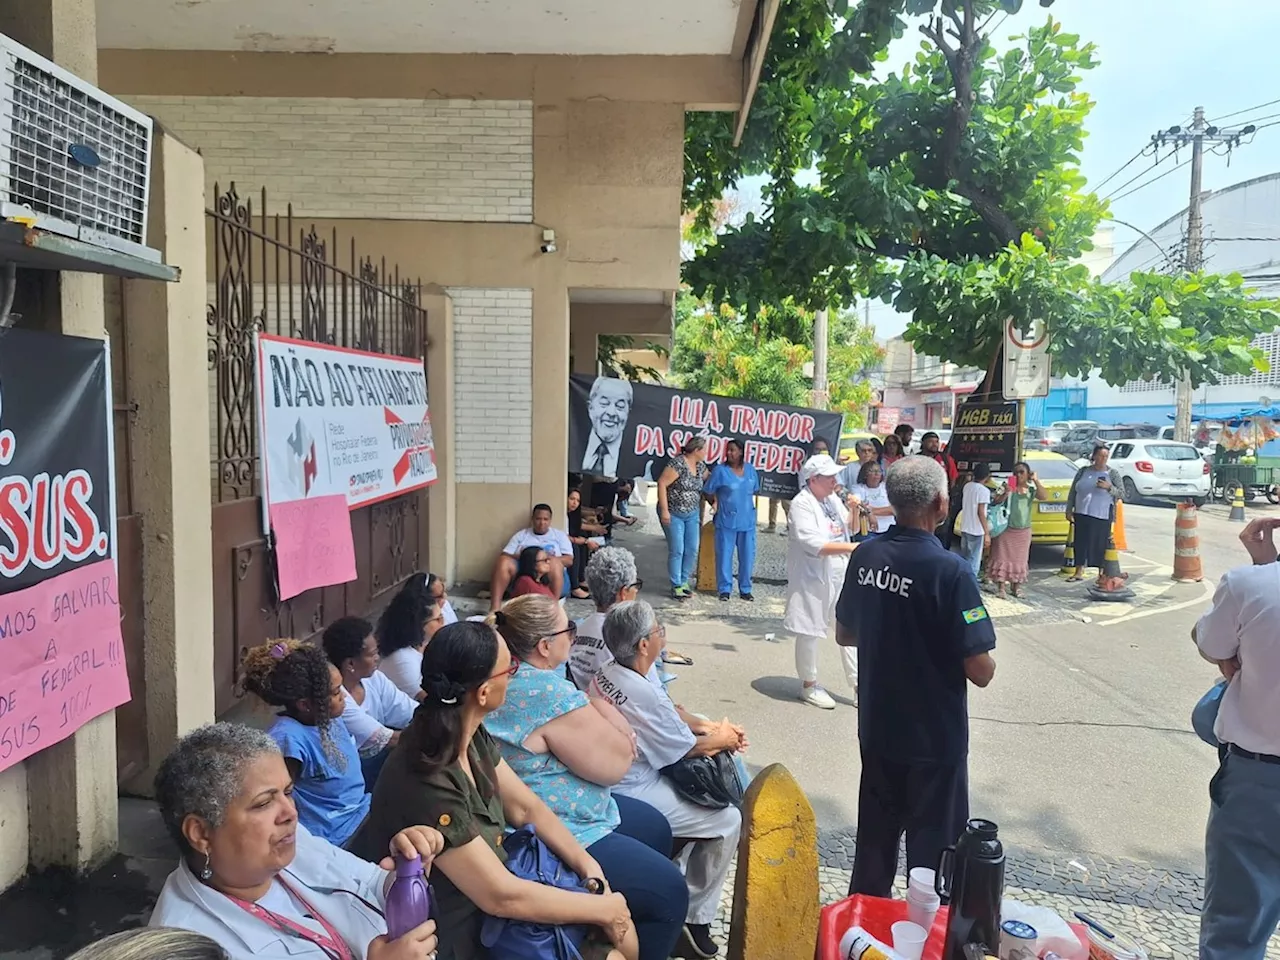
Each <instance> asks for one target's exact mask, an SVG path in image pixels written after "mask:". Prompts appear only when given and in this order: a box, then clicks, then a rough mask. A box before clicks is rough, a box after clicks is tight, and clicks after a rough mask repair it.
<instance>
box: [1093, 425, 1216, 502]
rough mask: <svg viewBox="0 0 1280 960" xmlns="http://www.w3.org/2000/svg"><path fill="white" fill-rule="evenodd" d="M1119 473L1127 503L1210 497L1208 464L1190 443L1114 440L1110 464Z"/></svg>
mask: <svg viewBox="0 0 1280 960" xmlns="http://www.w3.org/2000/svg"><path fill="white" fill-rule="evenodd" d="M1110 465H1111V466H1112V467H1114V468H1115V469H1116V470H1117V471H1118V472H1119V474H1120V477H1121V481H1122V482H1123V484H1124V496H1125V499H1126V500H1137V499H1139V498H1140V497H1161V498H1173V499H1178V500H1185V499H1191V500H1195V501H1196V502H1197V503H1202V502H1203V501H1205V500H1206V499H1208V497H1209V464H1208V463H1206V462H1205V460H1204V458H1203V457H1202V456H1201V455H1200V451H1199V450H1197V449H1196V448H1195V447H1194V446H1192V445H1191V444H1189V443H1176V442H1174V441H1171V440H1155V439H1147V440H1117V441H1116V442H1115V443H1113V444H1111V464H1110Z"/></svg>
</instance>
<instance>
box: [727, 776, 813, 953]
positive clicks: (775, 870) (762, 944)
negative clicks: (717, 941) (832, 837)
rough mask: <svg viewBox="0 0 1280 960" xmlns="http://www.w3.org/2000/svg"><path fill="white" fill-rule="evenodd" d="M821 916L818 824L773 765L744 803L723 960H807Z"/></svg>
mask: <svg viewBox="0 0 1280 960" xmlns="http://www.w3.org/2000/svg"><path fill="white" fill-rule="evenodd" d="M819 913H820V908H819V887H818V822H817V819H816V818H815V817H814V815H813V807H812V806H810V804H809V800H808V798H807V797H806V796H805V795H804V791H803V790H801V789H800V784H798V783H796V781H795V778H794V777H793V776H791V773H790V772H789V771H788V770H787V768H786V767H784V766H783V765H782V764H780V763H775V764H773V765H772V766H769V767H766V768H765V769H764V770H763V771H761V772H760V773H759V774H757V775H756V778H755V779H754V780H752V781H751V786H750V787H748V788H747V793H746V796H745V797H743V800H742V836H741V838H740V839H739V841H738V869H737V873H736V874H735V876H734V885H733V920H732V923H731V925H730V928H729V954H728V955H729V960H748V958H754V957H769V958H770V960H809V958H811V957H812V956H813V955H814V947H815V944H816V943H817V939H818V919H819Z"/></svg>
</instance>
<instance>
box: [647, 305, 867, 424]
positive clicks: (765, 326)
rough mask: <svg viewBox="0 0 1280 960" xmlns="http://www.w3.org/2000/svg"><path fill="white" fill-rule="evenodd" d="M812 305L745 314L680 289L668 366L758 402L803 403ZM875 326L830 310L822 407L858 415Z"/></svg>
mask: <svg viewBox="0 0 1280 960" xmlns="http://www.w3.org/2000/svg"><path fill="white" fill-rule="evenodd" d="M813 319H814V318H813V313H812V312H810V311H808V310H805V309H803V308H801V307H798V306H796V305H795V304H794V303H792V302H791V301H784V302H783V303H780V304H777V305H773V306H767V307H763V308H761V309H760V311H759V312H758V313H757V314H756V315H754V316H753V317H747V316H744V315H742V314H739V313H738V312H737V311H736V310H735V309H734V308H733V307H731V306H728V305H727V304H722V305H720V306H719V307H718V308H717V307H712V306H709V305H707V304H702V303H698V302H697V301H696V300H694V298H693V297H692V296H690V295H689V294H687V293H686V294H684V295H683V296H682V298H681V300H680V302H679V303H678V304H677V308H676V335H675V346H674V349H673V350H672V353H671V370H672V373H674V374H676V375H677V376H678V377H679V379H680V381H681V383H682V384H683V385H684V386H685V387H687V388H689V389H693V390H700V391H702V392H704V393H714V394H719V395H720V396H726V397H749V398H751V399H752V400H759V401H762V402H765V403H784V404H790V405H791V406H798V407H807V406H809V405H810V397H811V390H812V385H813V384H812V378H811V377H810V376H807V375H806V374H805V365H806V364H807V363H809V362H811V361H812V360H813V349H812V347H811V344H812V343H813ZM883 356H884V352H883V351H882V350H881V349H880V347H879V346H877V345H876V342H875V332H874V330H872V329H871V328H870V327H867V326H864V325H863V324H860V323H858V322H857V320H856V319H855V318H854V317H853V316H852V315H850V314H835V315H833V316H832V318H831V322H830V325H829V330H828V348H827V372H828V394H829V403H828V407H829V409H831V410H835V411H838V412H840V413H843V414H845V422H846V423H847V424H849V425H854V426H860V425H862V424H863V423H864V422H865V419H866V409H867V405H868V404H869V403H870V402H871V388H870V385H869V384H868V383H867V378H866V373H867V371H868V370H869V369H871V368H874V367H875V366H877V365H878V364H879V362H880V361H881V360H882V359H883Z"/></svg>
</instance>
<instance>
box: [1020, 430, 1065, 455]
mask: <svg viewBox="0 0 1280 960" xmlns="http://www.w3.org/2000/svg"><path fill="white" fill-rule="evenodd" d="M1068 432H1069V431H1068V430H1067V429H1066V428H1064V427H1026V428H1025V429H1023V431H1022V445H1023V446H1024V447H1025V448H1026V449H1028V450H1053V449H1054V448H1055V447H1056V446H1057V445H1058V444H1059V443H1061V442H1062V438H1063V437H1065V436H1066V435H1067V433H1068Z"/></svg>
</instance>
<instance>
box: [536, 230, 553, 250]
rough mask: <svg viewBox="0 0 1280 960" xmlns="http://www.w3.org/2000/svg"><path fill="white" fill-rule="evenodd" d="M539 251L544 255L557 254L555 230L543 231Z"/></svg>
mask: <svg viewBox="0 0 1280 960" xmlns="http://www.w3.org/2000/svg"><path fill="white" fill-rule="evenodd" d="M538 249H539V250H541V251H542V252H543V253H555V252H556V232H555V231H554V230H543V231H542V246H541V247H539V248H538Z"/></svg>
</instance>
